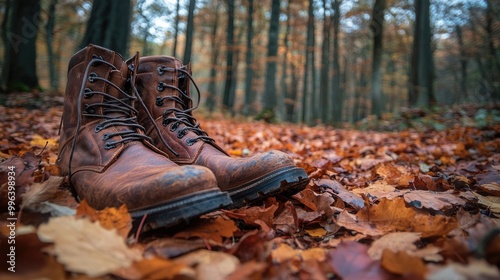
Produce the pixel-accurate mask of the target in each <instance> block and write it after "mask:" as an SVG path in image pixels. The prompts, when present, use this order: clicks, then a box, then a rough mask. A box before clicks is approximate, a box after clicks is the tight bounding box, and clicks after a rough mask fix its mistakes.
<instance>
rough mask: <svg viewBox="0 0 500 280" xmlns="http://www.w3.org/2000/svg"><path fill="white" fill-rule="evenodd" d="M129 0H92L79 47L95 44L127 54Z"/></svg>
mask: <svg viewBox="0 0 500 280" xmlns="http://www.w3.org/2000/svg"><path fill="white" fill-rule="evenodd" d="M130 7H131V1H130V0H127V1H123V0H94V5H93V6H92V12H91V13H90V18H89V20H88V22H87V30H86V32H85V35H84V36H83V40H82V42H81V43H80V48H84V47H86V46H87V45H88V44H96V45H100V46H102V47H105V48H108V49H111V50H114V51H116V52H118V53H120V54H122V55H124V56H127V55H128V46H129V41H130V15H131V9H130Z"/></svg>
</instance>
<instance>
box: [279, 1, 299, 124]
mask: <svg viewBox="0 0 500 280" xmlns="http://www.w3.org/2000/svg"><path fill="white" fill-rule="evenodd" d="M291 4H292V0H288V4H287V7H286V31H285V36H284V37H283V47H284V48H285V53H284V55H283V62H282V66H281V69H282V72H283V74H282V77H281V90H282V96H284V103H285V112H284V113H285V120H286V121H289V122H293V117H294V111H295V105H296V104H297V100H295V99H296V95H294V94H293V93H294V92H296V91H295V90H294V88H291V89H290V88H289V87H288V83H287V79H288V48H289V46H288V41H289V39H288V36H289V35H290V31H291V21H290V17H291V9H290V5H291ZM292 70H293V69H292ZM292 75H293V73H292ZM292 82H293V81H292Z"/></svg>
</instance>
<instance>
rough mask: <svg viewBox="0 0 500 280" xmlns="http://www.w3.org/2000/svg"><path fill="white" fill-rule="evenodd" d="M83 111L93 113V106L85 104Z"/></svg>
mask: <svg viewBox="0 0 500 280" xmlns="http://www.w3.org/2000/svg"><path fill="white" fill-rule="evenodd" d="M85 112H87V113H89V114H94V113H95V110H94V108H93V107H90V105H89V104H85Z"/></svg>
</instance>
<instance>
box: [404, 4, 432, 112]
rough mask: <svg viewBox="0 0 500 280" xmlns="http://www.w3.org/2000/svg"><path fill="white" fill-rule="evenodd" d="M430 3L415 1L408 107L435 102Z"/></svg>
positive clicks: (424, 106) (425, 105) (427, 105)
mask: <svg viewBox="0 0 500 280" xmlns="http://www.w3.org/2000/svg"><path fill="white" fill-rule="evenodd" d="M433 75H434V69H433V59H432V49H431V24H430V1H429V0H421V1H415V32H414V35H413V50H412V62H411V75H410V105H412V106H418V107H423V108H426V107H429V105H431V104H432V103H434V102H435V98H434V91H433Z"/></svg>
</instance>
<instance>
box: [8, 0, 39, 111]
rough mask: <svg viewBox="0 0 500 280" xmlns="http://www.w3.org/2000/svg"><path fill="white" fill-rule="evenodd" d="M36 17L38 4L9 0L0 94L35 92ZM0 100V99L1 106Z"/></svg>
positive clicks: (37, 0) (35, 2)
mask: <svg viewBox="0 0 500 280" xmlns="http://www.w3.org/2000/svg"><path fill="white" fill-rule="evenodd" d="M39 15H40V1H39V0H16V1H14V0H9V1H7V5H6V13H5V17H4V22H3V24H2V25H3V26H2V29H3V32H4V34H3V39H4V46H5V52H4V64H3V71H2V79H1V83H0V84H1V85H2V89H3V90H2V92H3V93H7V92H9V91H11V90H24V91H29V90H32V89H34V88H38V76H37V72H36V37H37V34H38V22H39ZM4 100H5V96H4V97H0V103H3V102H4Z"/></svg>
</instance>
